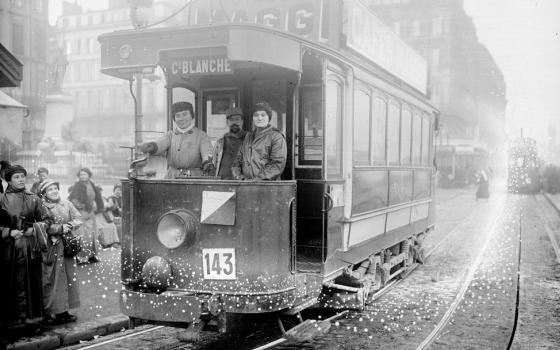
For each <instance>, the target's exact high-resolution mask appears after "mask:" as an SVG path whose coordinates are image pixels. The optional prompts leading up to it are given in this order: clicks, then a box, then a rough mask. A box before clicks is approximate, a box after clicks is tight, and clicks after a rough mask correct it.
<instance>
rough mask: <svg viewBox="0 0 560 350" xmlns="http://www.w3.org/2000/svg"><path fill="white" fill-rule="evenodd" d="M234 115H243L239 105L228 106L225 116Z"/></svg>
mask: <svg viewBox="0 0 560 350" xmlns="http://www.w3.org/2000/svg"><path fill="white" fill-rule="evenodd" d="M234 115H240V116H243V111H242V110H241V108H239V107H232V108H228V110H227V111H226V118H229V117H233V116H234Z"/></svg>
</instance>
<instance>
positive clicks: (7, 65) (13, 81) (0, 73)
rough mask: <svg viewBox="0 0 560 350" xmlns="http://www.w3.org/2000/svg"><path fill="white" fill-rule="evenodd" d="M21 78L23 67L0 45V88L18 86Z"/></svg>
mask: <svg viewBox="0 0 560 350" xmlns="http://www.w3.org/2000/svg"><path fill="white" fill-rule="evenodd" d="M22 78H23V65H22V64H21V62H20V61H18V59H17V58H15V56H14V55H12V54H11V53H10V51H8V49H6V48H5V47H4V46H3V45H2V44H0V87H13V86H19V84H20V82H21V79H22Z"/></svg>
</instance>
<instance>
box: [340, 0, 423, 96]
mask: <svg viewBox="0 0 560 350" xmlns="http://www.w3.org/2000/svg"><path fill="white" fill-rule="evenodd" d="M344 6H345V10H346V13H347V15H348V19H347V21H346V22H345V28H344V31H345V33H346V46H348V47H349V48H351V49H353V50H354V51H356V52H358V53H360V54H362V55H363V56H365V57H366V58H368V59H369V60H370V61H372V62H373V63H375V64H377V65H379V66H381V67H382V68H384V69H385V70H387V71H389V72H390V73H391V74H393V75H395V76H397V77H399V78H401V79H402V80H404V81H405V82H406V83H408V84H410V85H411V86H413V87H415V88H416V89H418V90H419V91H421V92H422V93H424V94H425V93H426V91H427V84H428V66H427V64H426V61H425V60H424V59H423V58H422V57H421V56H420V55H418V53H416V51H414V50H413V49H412V48H411V47H410V46H408V45H407V44H405V43H404V42H403V41H402V39H401V38H400V37H399V36H398V35H397V34H395V33H393V32H392V31H391V30H390V29H389V28H387V27H386V26H385V25H384V24H383V23H382V22H381V21H380V20H379V19H378V18H377V17H375V16H374V15H373V13H372V12H371V11H370V10H369V9H368V8H367V7H366V6H364V5H363V4H362V3H360V2H359V1H357V0H344Z"/></svg>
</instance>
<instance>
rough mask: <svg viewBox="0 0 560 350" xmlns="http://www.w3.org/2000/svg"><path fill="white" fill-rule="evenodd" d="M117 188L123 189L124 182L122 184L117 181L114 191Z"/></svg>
mask: <svg viewBox="0 0 560 350" xmlns="http://www.w3.org/2000/svg"><path fill="white" fill-rule="evenodd" d="M117 188H120V189H122V184H121V183H120V182H117V183H116V184H115V186H113V192H115V190H116V189H117Z"/></svg>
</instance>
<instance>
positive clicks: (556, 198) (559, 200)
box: [543, 192, 560, 214]
mask: <svg viewBox="0 0 560 350" xmlns="http://www.w3.org/2000/svg"><path fill="white" fill-rule="evenodd" d="M543 194H544V197H545V198H546V199H547V200H548V201H549V202H550V204H552V206H553V207H554V209H556V211H557V212H558V213H559V214H560V193H554V194H553V193H547V192H543Z"/></svg>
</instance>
